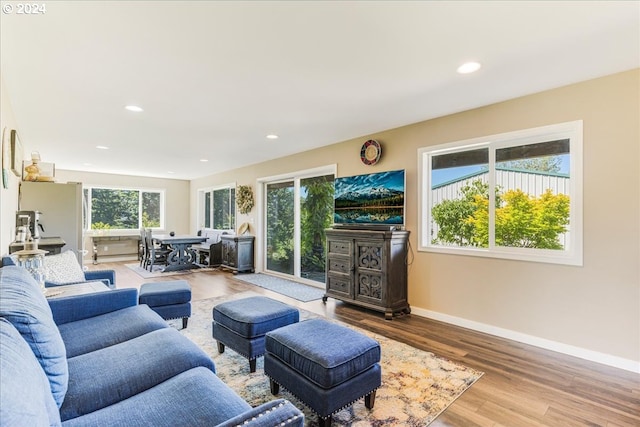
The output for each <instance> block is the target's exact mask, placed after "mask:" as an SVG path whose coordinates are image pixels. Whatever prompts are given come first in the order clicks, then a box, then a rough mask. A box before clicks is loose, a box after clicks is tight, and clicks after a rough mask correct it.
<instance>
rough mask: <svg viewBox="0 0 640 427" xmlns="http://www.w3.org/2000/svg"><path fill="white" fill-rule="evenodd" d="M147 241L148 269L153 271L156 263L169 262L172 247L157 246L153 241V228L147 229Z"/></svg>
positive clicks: (163, 263) (164, 263) (165, 263)
mask: <svg viewBox="0 0 640 427" xmlns="http://www.w3.org/2000/svg"><path fill="white" fill-rule="evenodd" d="M145 242H146V245H145V246H146V250H147V253H148V256H147V267H148V268H147V270H149V271H153V266H154V265H155V264H161V265H167V264H168V262H169V254H170V253H171V249H168V248H162V247H159V246H156V245H155V244H154V243H153V235H152V231H151V229H150V228H149V229H147V230H146V231H145Z"/></svg>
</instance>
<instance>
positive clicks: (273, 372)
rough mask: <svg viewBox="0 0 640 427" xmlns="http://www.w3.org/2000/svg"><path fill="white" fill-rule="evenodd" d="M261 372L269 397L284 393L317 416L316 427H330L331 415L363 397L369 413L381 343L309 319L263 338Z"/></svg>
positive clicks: (379, 373) (377, 378)
mask: <svg viewBox="0 0 640 427" xmlns="http://www.w3.org/2000/svg"><path fill="white" fill-rule="evenodd" d="M264 372H265V374H267V376H269V378H270V384H271V393H272V394H278V392H279V387H280V386H282V387H284V388H286V389H287V390H289V391H290V392H291V394H293V395H294V396H296V397H297V398H298V399H300V400H301V401H302V402H304V403H305V404H306V405H307V406H308V407H309V408H311V409H312V410H313V411H314V412H315V413H316V414H318V418H319V420H318V421H319V423H320V426H330V425H331V416H332V415H333V414H334V413H336V412H338V411H340V410H342V409H343V408H345V407H347V406H350V405H351V404H352V403H353V402H355V401H356V400H359V399H360V398H362V397H364V398H365V406H366V407H367V408H368V409H371V408H373V405H374V402H375V396H376V390H377V389H378V387H380V385H381V384H382V370H381V368H380V344H378V342H377V341H376V340H374V339H371V338H369V337H367V336H365V335H363V334H361V333H359V332H356V331H354V330H352V329H349V328H346V327H344V326H340V325H337V324H335V323H331V322H328V321H326V320H323V319H312V320H307V321H304V322H300V323H297V324H294V325H290V326H286V327H284V328H280V329H277V330H275V331H272V332H269V333H267V335H266V339H265V354H264Z"/></svg>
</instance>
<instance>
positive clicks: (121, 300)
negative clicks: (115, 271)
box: [48, 288, 138, 325]
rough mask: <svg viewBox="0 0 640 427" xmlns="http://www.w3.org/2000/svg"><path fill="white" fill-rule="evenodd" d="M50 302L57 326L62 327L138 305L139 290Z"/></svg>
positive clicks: (124, 290) (64, 298) (63, 298)
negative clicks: (64, 324)
mask: <svg viewBox="0 0 640 427" xmlns="http://www.w3.org/2000/svg"><path fill="white" fill-rule="evenodd" d="M48 302H49V307H51V312H52V313H53V320H54V321H55V322H56V324H57V325H61V324H63V323H69V322H74V321H76V320H82V319H88V318H89V317H95V316H100V315H101V314H106V313H110V312H112V311H116V310H121V309H123V308H126V307H132V306H134V305H138V290H137V289H135V288H129V289H114V290H111V291H106V292H95V293H90V294H85V295H75V296H70V297H61V298H53V299H49V300H48Z"/></svg>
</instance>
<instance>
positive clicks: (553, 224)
mask: <svg viewBox="0 0 640 427" xmlns="http://www.w3.org/2000/svg"><path fill="white" fill-rule="evenodd" d="M581 130H582V123H581V122H572V123H568V124H563V125H554V126H550V127H545V128H539V129H532V130H527V131H521V132H518V133H510V134H503V135H496V136H493V137H487V138H486V140H485V141H479V140H472V141H463V142H461V143H454V144H447V145H444V146H438V147H434V148H432V149H423V150H422V151H421V153H422V157H421V159H422V165H423V170H422V177H423V179H422V180H421V184H422V186H423V189H422V194H423V203H422V206H421V217H422V221H421V224H420V225H421V242H420V244H421V246H420V249H421V250H432V251H440V252H447V253H456V252H460V253H465V254H469V255H478V256H493V257H504V258H512V259H524V260H532V261H542V262H557V263H566V264H572V265H580V264H581V263H582V250H581V241H582V238H581V235H582V227H581V223H582V214H581V210H582V203H581V197H580V196H581V186H582V184H581V179H580V178H581V174H580V173H579V171H578V168H579V166H580V163H581V162H580V161H579V160H580V159H581V144H580V143H581V135H582V132H581ZM579 189H580V190H579ZM490 195H493V196H492V197H490Z"/></svg>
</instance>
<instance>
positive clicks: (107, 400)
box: [60, 328, 215, 421]
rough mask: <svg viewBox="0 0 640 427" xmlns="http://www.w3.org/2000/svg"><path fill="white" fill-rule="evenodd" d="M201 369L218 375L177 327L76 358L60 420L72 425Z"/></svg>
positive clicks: (72, 364)
mask: <svg viewBox="0 0 640 427" xmlns="http://www.w3.org/2000/svg"><path fill="white" fill-rule="evenodd" d="M196 366H204V367H206V368H208V369H209V370H211V371H213V372H215V365H214V364H213V361H212V360H211V358H210V357H209V356H208V355H207V354H206V353H205V352H204V351H203V350H201V349H200V348H199V347H198V346H197V345H196V344H195V343H194V342H193V341H191V340H190V339H188V338H187V337H185V336H184V335H182V334H180V332H178V331H177V330H175V329H173V328H163V329H159V330H156V331H153V332H149V333H148V334H145V335H142V336H139V337H137V338H133V339H131V340H129V341H125V342H122V343H120V344H116V345H112V346H110V347H106V348H103V349H100V350H96V351H92V352H91V353H86V354H82V355H80V356H76V357H72V358H70V359H69V389H68V391H67V395H66V397H65V399H64V403H63V404H62V407H61V408H60V417H61V418H62V420H63V421H66V420H68V419H71V418H75V417H78V416H81V415H85V414H88V413H90V412H93V411H97V410H98V409H102V408H105V407H107V406H110V405H113V404H115V403H118V402H120V401H122V400H124V399H128V398H130V397H132V396H135V395H136V394H138V393H141V392H143V391H145V390H147V389H150V388H151V387H154V386H156V385H158V384H160V383H162V382H163V381H166V380H168V379H169V378H171V377H173V376H175V375H177V374H179V373H181V372H185V371H187V370H189V369H191V368H195V367H196ZM174 397H175V398H179V396H174Z"/></svg>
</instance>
